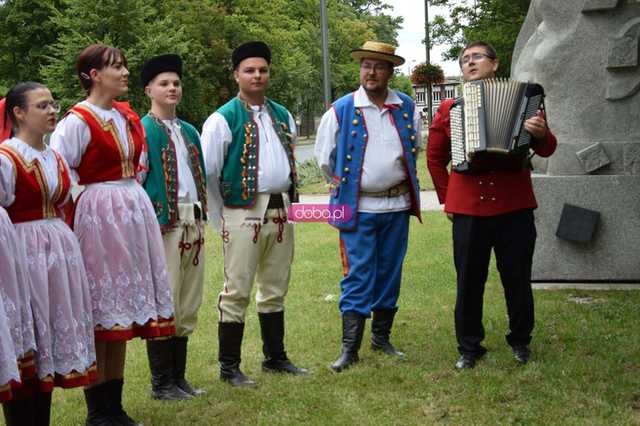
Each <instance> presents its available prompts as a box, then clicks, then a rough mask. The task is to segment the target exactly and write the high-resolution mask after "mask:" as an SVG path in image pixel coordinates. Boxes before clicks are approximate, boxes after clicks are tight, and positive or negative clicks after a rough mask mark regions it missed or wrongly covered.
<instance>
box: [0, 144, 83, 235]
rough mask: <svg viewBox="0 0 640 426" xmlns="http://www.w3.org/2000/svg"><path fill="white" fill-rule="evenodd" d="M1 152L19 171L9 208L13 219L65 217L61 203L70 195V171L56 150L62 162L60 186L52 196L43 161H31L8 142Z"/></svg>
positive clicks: (57, 156) (0, 149) (26, 220)
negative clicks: (13, 196)
mask: <svg viewBox="0 0 640 426" xmlns="http://www.w3.org/2000/svg"><path fill="white" fill-rule="evenodd" d="M0 151H2V152H3V153H4V154H6V155H7V157H9V159H10V160H11V162H12V163H13V166H14V169H15V171H16V190H15V201H14V202H13V204H11V205H10V206H9V207H7V213H8V214H9V217H10V218H11V221H12V222H13V223H20V222H28V221H30V220H40V219H50V218H54V217H59V218H62V217H63V216H62V211H61V208H60V203H62V202H63V201H64V200H65V199H66V198H67V194H68V193H69V189H70V188H71V179H70V178H69V171H68V170H67V168H66V167H65V165H64V162H63V161H62V157H60V155H59V154H58V153H57V152H55V151H54V154H55V156H56V159H57V161H58V187H57V188H56V189H55V193H54V194H53V196H52V195H51V192H50V191H51V189H50V188H49V185H48V184H47V178H46V175H45V172H44V169H43V166H42V165H41V164H40V162H39V161H37V160H34V161H32V162H27V161H26V160H25V159H24V158H23V157H22V156H21V155H20V154H19V153H18V152H16V151H15V150H14V149H13V148H11V147H10V146H8V145H2V146H0Z"/></svg>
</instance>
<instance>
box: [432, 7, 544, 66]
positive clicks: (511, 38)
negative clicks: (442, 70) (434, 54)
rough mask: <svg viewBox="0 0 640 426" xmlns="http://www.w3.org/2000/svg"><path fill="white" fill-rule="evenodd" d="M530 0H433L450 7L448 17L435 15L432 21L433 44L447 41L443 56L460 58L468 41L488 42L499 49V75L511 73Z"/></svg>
mask: <svg viewBox="0 0 640 426" xmlns="http://www.w3.org/2000/svg"><path fill="white" fill-rule="evenodd" d="M530 2H531V0H474V1H473V2H471V1H469V0H431V2H430V4H431V5H433V6H445V7H447V8H448V9H449V15H450V17H449V19H445V18H444V17H442V16H436V17H435V18H434V19H433V21H432V22H431V23H430V37H431V42H432V45H433V44H447V45H450V46H451V48H449V50H447V51H446V52H445V53H444V55H443V56H444V58H443V59H451V60H457V59H458V55H459V53H460V51H461V50H462V48H463V47H464V45H465V44H467V42H471V41H478V40H482V41H486V42H488V43H491V44H492V45H493V46H494V47H495V48H496V51H497V52H498V58H499V59H500V67H499V68H498V76H500V77H508V76H509V75H510V73H511V57H512V54H513V48H514V45H515V42H516V38H517V37H518V33H519V32H520V27H521V26H522V23H523V22H524V19H525V17H526V15H527V11H528V10H529V3H530Z"/></svg>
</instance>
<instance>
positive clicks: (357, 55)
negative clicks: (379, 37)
mask: <svg viewBox="0 0 640 426" xmlns="http://www.w3.org/2000/svg"><path fill="white" fill-rule="evenodd" d="M395 53H396V48H395V46H392V45H390V44H387V43H380V42H378V41H365V42H364V44H363V45H362V47H361V48H360V49H353V50H352V51H351V57H352V58H353V59H357V60H361V59H364V58H370V59H381V60H383V61H388V62H391V63H392V64H393V65H394V66H396V67H397V66H398V65H402V64H404V58H403V57H401V56H398V55H396V54H395Z"/></svg>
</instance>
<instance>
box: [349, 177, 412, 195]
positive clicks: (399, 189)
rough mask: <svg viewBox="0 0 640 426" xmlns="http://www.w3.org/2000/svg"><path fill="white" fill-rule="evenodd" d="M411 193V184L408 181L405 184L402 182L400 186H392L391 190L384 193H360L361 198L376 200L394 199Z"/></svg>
mask: <svg viewBox="0 0 640 426" xmlns="http://www.w3.org/2000/svg"><path fill="white" fill-rule="evenodd" d="M407 192H409V182H407V181H406V180H405V181H404V182H400V183H399V184H397V185H395V186H392V187H391V188H389V189H385V190H384V191H376V192H364V191H362V192H360V196H362V197H374V198H393V197H397V196H399V195H404V194H406V193H407Z"/></svg>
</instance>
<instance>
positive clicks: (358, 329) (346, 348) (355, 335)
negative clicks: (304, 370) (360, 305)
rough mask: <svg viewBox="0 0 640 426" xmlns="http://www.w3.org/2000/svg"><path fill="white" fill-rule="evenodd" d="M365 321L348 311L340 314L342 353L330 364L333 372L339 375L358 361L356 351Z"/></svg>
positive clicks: (358, 347) (362, 317) (360, 340)
mask: <svg viewBox="0 0 640 426" xmlns="http://www.w3.org/2000/svg"><path fill="white" fill-rule="evenodd" d="M365 320H366V318H365V317H364V316H362V315H360V314H358V313H356V312H352V311H348V312H345V313H343V314H342V353H341V354H340V356H339V357H338V359H337V360H335V362H334V363H333V364H331V368H332V369H333V370H334V371H335V372H338V373H339V372H341V371H342V370H344V369H346V368H349V367H350V366H351V365H353V364H355V363H356V362H358V361H359V360H360V358H359V357H358V351H359V350H360V344H361V343H362V334H363V332H364V323H365Z"/></svg>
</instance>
